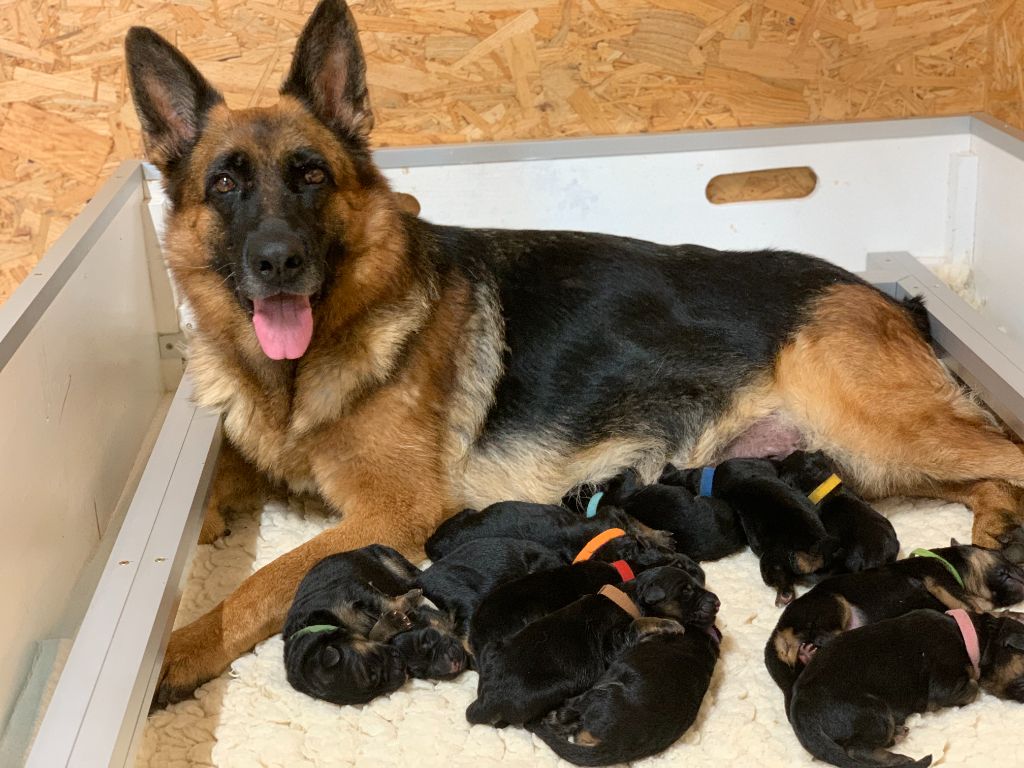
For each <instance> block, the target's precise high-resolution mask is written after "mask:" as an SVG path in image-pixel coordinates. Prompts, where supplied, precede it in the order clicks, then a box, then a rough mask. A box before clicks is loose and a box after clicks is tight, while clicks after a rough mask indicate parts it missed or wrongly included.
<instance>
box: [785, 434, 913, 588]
mask: <svg viewBox="0 0 1024 768" xmlns="http://www.w3.org/2000/svg"><path fill="white" fill-rule="evenodd" d="M777 466H778V468H779V477H780V478H781V479H782V480H783V481H784V482H786V483H788V484H789V485H791V486H793V487H794V488H795V489H796V490H798V491H800V492H801V493H803V494H805V495H808V496H811V495H812V494H813V495H814V496H813V497H812V498H811V501H812V502H813V503H815V505H816V507H817V509H818V514H819V515H820V516H821V522H822V524H823V525H824V526H825V530H826V531H828V532H829V533H830V534H831V535H833V536H835V537H836V538H838V539H839V544H840V553H837V557H836V558H835V559H834V560H833V563H832V565H833V569H834V570H835V571H836V572H844V571H845V572H848V573H854V572H856V571H863V570H865V569H866V568H874V567H876V566H879V565H884V564H885V563H891V562H892V561H893V560H895V559H896V556H897V555H898V554H899V551H900V542H899V540H898V539H897V538H896V529H895V528H893V527H892V523H890V522H889V520H888V519H887V518H886V517H885V516H884V515H882V514H880V513H879V512H877V511H876V510H875V509H874V508H873V507H872V506H871V505H870V504H868V503H867V502H866V501H864V499H862V498H861V497H860V496H858V495H857V494H856V493H854V492H853V491H851V490H850V489H849V488H848V487H847V486H846V485H845V484H843V483H842V482H841V481H839V475H837V474H836V466H835V465H834V464H833V463H832V461H831V459H829V458H828V457H827V456H826V455H825V454H824V453H822V452H821V451H816V452H814V453H808V452H807V451H796V452H795V453H793V454H791V455H790V456H788V457H786V458H785V459H783V460H782V461H780V462H778V464H777Z"/></svg>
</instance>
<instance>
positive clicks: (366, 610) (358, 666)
mask: <svg viewBox="0 0 1024 768" xmlns="http://www.w3.org/2000/svg"><path fill="white" fill-rule="evenodd" d="M418 573H419V571H418V570H417V568H416V567H415V566H414V565H413V564H412V563H410V562H409V561H408V560H406V559H405V558H404V557H402V555H401V554H399V553H398V552H397V551H395V550H394V549H391V548H390V547H385V546H383V545H380V544H374V545H371V546H368V547H363V548H362V549H356V550H352V551H351V552H342V553H339V554H337V555H331V556H330V557H327V558H324V559H323V560H321V561H320V562H319V563H317V564H316V565H315V566H313V568H311V569H310V571H309V573H307V574H306V576H305V578H304V579H303V580H302V582H301V583H300V584H299V588H298V590H297V592H296V593H295V599H294V600H293V602H292V606H291V608H290V610H289V611H288V617H287V619H286V621H285V629H284V660H285V669H286V672H287V677H288V682H289V683H291V685H292V687H294V688H295V689H296V690H299V691H302V692H303V693H307V694H309V695H310V696H313V697H315V698H319V699H324V700H326V701H331V702H334V703H336V704H361V703H365V702H367V701H370V700H371V699H373V698H374V697H376V696H380V695H382V694H385V693H391V692H392V691H395V690H397V689H398V688H400V687H401V686H402V684H403V683H404V682H405V680H406V677H407V675H408V674H410V673H412V672H413V671H414V670H416V671H422V672H424V673H428V674H429V673H431V672H432V671H439V672H441V673H442V674H441V675H438V676H445V677H447V676H450V675H451V672H450V662H449V663H448V664H442V663H440V662H439V661H437V660H436V657H437V656H438V655H440V656H441V657H442V658H445V657H446V654H447V652H448V649H450V647H451V645H452V643H453V642H454V644H455V645H458V646H459V647H460V648H461V643H460V642H459V641H458V639H457V638H455V636H454V632H453V631H452V627H451V625H450V620H449V619H448V617H447V616H446V615H444V614H442V613H441V612H440V611H438V610H437V609H436V608H433V607H432V606H431V605H429V604H428V603H426V602H425V601H424V600H423V597H422V594H421V592H420V590H419V589H416V588H415V587H414V583H413V580H414V578H415V577H416V575H417V574H418ZM428 628H429V629H432V630H434V632H432V633H429V635H428V636H426V637H422V638H421V639H420V642H415V643H414V642H410V641H408V640H403V641H402V642H401V643H400V644H399V645H394V644H391V643H388V642H387V641H389V640H392V639H393V638H394V637H396V636H397V635H399V633H402V632H406V631H408V630H412V629H428ZM430 641H433V643H431V642H430ZM410 654H413V655H410ZM462 654H463V661H462V666H463V667H465V666H466V663H467V661H468V656H466V654H465V651H464V650H463V651H462ZM448 655H450V654H448ZM460 671H461V670H460Z"/></svg>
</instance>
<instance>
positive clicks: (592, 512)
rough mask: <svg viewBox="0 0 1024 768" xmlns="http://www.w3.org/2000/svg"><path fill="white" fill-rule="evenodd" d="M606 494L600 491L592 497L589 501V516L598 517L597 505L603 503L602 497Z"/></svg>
mask: <svg viewBox="0 0 1024 768" xmlns="http://www.w3.org/2000/svg"><path fill="white" fill-rule="evenodd" d="M602 496H604V491H598V492H597V493H595V494H594V495H593V496H591V497H590V501H588V502H587V517H588V518H589V517H597V505H598V504H600V503H601V497H602Z"/></svg>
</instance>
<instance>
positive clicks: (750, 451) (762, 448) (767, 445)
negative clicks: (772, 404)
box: [716, 411, 807, 463]
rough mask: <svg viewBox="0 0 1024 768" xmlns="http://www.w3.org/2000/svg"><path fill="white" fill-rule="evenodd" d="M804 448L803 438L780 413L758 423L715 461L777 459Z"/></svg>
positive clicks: (805, 445) (794, 426)
mask: <svg viewBox="0 0 1024 768" xmlns="http://www.w3.org/2000/svg"><path fill="white" fill-rule="evenodd" d="M806 447H807V443H806V441H805V439H804V434H803V433H802V432H801V431H800V428H799V427H797V425H796V424H794V423H793V422H792V421H791V420H790V419H789V417H788V416H787V415H786V414H785V413H783V412H781V411H776V412H774V413H771V414H769V415H768V416H765V417H764V418H761V419H758V420H757V421H755V422H754V423H753V424H751V425H750V426H749V427H748V428H747V429H746V430H745V431H744V432H743V433H742V434H740V435H739V436H738V437H737V438H735V439H734V440H733V441H732V442H731V443H729V444H728V445H727V446H726V447H725V448H724V449H723V450H722V452H721V453H720V454H719V455H718V456H717V457H716V463H718V462H722V461H725V460H726V459H737V458H739V459H781V458H784V457H786V456H789V454H791V453H793V452H794V451H799V450H803V449H804V448H806Z"/></svg>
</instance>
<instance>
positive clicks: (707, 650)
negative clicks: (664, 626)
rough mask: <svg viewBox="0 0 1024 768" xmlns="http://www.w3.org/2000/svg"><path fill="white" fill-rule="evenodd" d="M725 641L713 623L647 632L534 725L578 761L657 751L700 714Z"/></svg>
mask: <svg viewBox="0 0 1024 768" xmlns="http://www.w3.org/2000/svg"><path fill="white" fill-rule="evenodd" d="M720 641H721V634H720V633H719V632H718V629H717V628H715V627H714V626H713V625H712V626H710V627H707V628H704V627H698V626H688V627H686V631H685V632H684V633H680V632H678V631H675V632H672V631H657V632H652V633H650V634H647V635H645V636H644V637H642V638H640V639H639V641H638V642H637V643H636V644H634V645H632V646H630V647H627V648H626V649H625V650H623V651H622V652H621V653H620V654H619V656H618V657H617V658H616V659H615V661H614V662H613V663H612V665H611V667H609V668H608V671H607V672H605V673H604V674H603V675H601V677H600V678H599V679H598V681H597V682H596V683H594V686H593V687H592V688H590V689H589V690H587V691H584V692H583V693H581V694H580V695H578V696H576V697H574V698H572V699H569V700H568V701H566V702H565V703H564V704H563V705H562V706H560V707H559V708H558V709H556V710H554V711H552V712H549V713H548V714H547V715H546V716H545V717H544V718H543V719H542V720H541V721H540V722H537V723H529V724H527V728H529V730H531V731H533V732H534V733H535V734H537V736H539V737H540V738H541V739H542V740H543V741H544V743H546V744H547V745H548V746H549V747H551V749H553V750H554V751H555V753H556V754H557V755H558V756H559V757H561V758H563V759H565V760H568V761H569V762H571V763H575V764H576V765H612V764H615V763H625V762H629V761H631V760H639V759H640V758H643V757H648V756H650V755H654V754H657V753H658V752H661V751H662V750H664V749H667V748H668V747H670V746H671V745H672V744H674V743H675V742H676V741H678V740H679V738H680V737H681V736H682V735H683V734H684V733H686V731H687V730H688V729H689V728H690V726H692V725H693V723H694V721H695V720H696V719H697V713H698V712H699V711H700V705H701V702H702V701H703V700H704V695H705V694H706V693H707V690H708V686H709V685H710V683H711V675H712V673H713V672H714V670H715V663H716V662H717V661H718V654H719V643H720Z"/></svg>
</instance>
